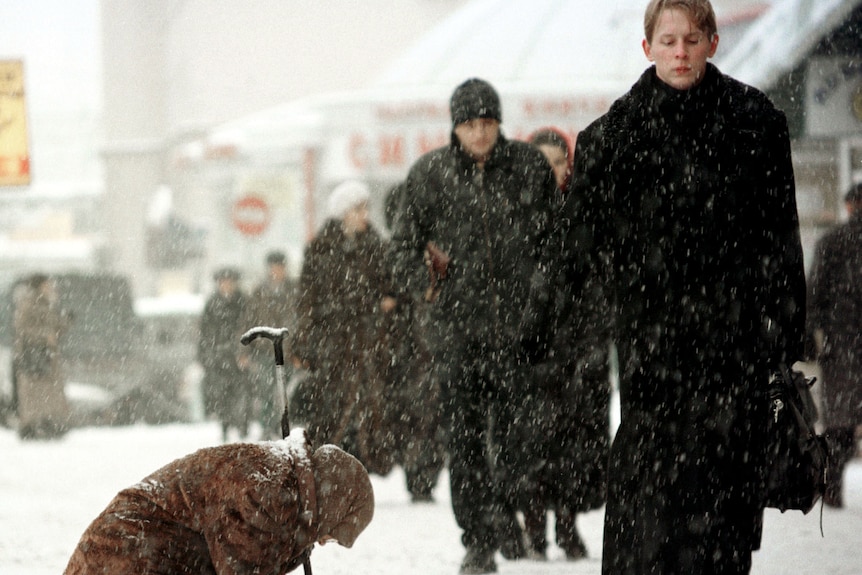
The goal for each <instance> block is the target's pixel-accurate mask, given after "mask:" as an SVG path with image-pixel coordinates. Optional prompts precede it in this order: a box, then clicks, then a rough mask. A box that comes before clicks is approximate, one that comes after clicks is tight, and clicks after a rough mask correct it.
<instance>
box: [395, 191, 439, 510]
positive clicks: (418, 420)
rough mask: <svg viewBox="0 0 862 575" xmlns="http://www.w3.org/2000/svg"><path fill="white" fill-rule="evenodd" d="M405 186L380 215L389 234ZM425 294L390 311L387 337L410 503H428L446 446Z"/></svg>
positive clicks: (403, 298)
mask: <svg viewBox="0 0 862 575" xmlns="http://www.w3.org/2000/svg"><path fill="white" fill-rule="evenodd" d="M404 190H405V186H404V185H403V184H398V185H396V186H394V187H393V188H392V189H391V190H390V191H389V193H388V194H387V196H386V202H385V209H384V215H385V217H386V226H387V227H388V228H389V230H390V231H391V230H392V224H393V221H394V218H395V216H396V214H397V212H398V210H400V209H401V207H400V206H401V202H402V201H403V199H404V198H403V196H404ZM429 305H430V304H429V303H428V302H426V301H425V298H424V291H423V292H421V293H402V294H401V295H400V296H399V298H398V307H396V308H395V310H394V316H393V322H392V334H391V336H390V341H391V345H390V348H389V349H390V353H391V361H390V370H389V372H390V378H391V380H392V384H391V385H392V394H391V396H390V398H389V402H390V408H391V409H392V410H393V413H394V414H395V415H396V417H393V418H392V422H393V425H394V432H393V433H394V436H395V442H396V453H397V461H398V463H399V464H400V465H401V467H402V469H403V470H404V476H405V479H406V482H407V491H408V492H409V493H410V498H411V500H412V501H413V502H414V503H425V502H430V501H433V495H432V492H433V491H434V488H435V487H436V486H437V480H438V478H439V475H440V472H441V471H442V470H443V466H444V464H445V458H446V443H445V436H444V432H443V422H442V418H441V414H440V386H439V384H438V382H437V381H436V380H435V379H434V377H433V372H432V370H431V353H430V351H429V350H428V342H427V341H426V337H427V334H426V332H427V324H428V306H429Z"/></svg>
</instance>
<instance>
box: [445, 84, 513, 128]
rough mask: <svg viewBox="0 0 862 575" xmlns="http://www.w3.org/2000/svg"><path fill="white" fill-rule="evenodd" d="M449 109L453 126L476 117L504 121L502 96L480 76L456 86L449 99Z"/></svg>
mask: <svg viewBox="0 0 862 575" xmlns="http://www.w3.org/2000/svg"><path fill="white" fill-rule="evenodd" d="M449 111H450V112H451V114H452V125H453V126H457V125H458V124H461V123H464V122H466V121H467V120H472V119H474V118H491V119H493V120H497V121H498V122H502V121H503V111H502V107H501V106H500V96H498V95H497V91H496V90H495V89H494V87H493V86H491V84H489V83H488V82H486V81H485V80H480V79H479V78H470V79H469V80H467V81H466V82H464V83H463V84H461V85H460V86H458V87H457V88H455V91H454V92H453V93H452V98H451V100H449Z"/></svg>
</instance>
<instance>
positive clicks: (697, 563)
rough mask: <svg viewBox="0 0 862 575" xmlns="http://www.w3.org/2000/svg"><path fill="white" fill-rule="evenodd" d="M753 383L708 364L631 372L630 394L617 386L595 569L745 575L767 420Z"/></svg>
mask: <svg viewBox="0 0 862 575" xmlns="http://www.w3.org/2000/svg"><path fill="white" fill-rule="evenodd" d="M698 373H700V374H705V375H702V376H698V375H697V374H698ZM758 381H761V379H758V378H757V377H753V376H750V375H747V374H745V373H744V372H740V371H737V372H734V371H733V370H726V371H725V373H721V374H720V373H718V372H717V370H715V369H710V368H704V369H703V370H696V371H694V374H693V375H691V376H689V377H681V378H678V379H676V380H675V381H669V380H668V379H666V378H662V377H661V375H658V376H657V375H656V374H655V372H653V373H644V372H641V373H637V374H635V375H634V376H632V380H631V383H632V384H633V385H632V388H631V389H636V390H638V392H639V393H638V394H633V393H632V392H631V391H629V394H628V397H627V396H626V393H625V391H626V388H625V387H624V388H623V391H624V393H623V395H622V397H621V401H622V408H623V409H622V412H623V419H622V422H621V425H620V428H619V430H618V431H617V435H616V437H615V438H614V443H613V445H612V447H611V458H610V466H609V470H608V504H607V507H606V510H605V530H604V544H603V545H604V548H603V556H602V573H603V574H605V575H666V574H669V573H698V574H701V575H741V574H746V573H749V571H750V569H751V553H752V550H753V549H756V548H758V547H759V543H760V534H761V526H762V517H763V510H762V504H761V502H760V500H759V497H758V487H757V485H758V470H759V465H760V461H761V460H762V454H763V447H762V445H761V443H762V441H763V436H764V433H765V431H763V429H762V427H763V426H764V425H765V421H766V419H767V417H768V411H767V402H766V400H765V398H763V397H760V396H758V395H757V394H756V393H755V392H752V391H751V389H752V388H753V386H754V385H755V384H756V383H757V382H758ZM762 381H765V376H764V377H763V378H762ZM624 383H629V382H626V381H624ZM719 383H721V384H724V387H723V388H722V387H721V386H720V385H718V384H719ZM655 390H661V391H660V393H664V394H665V395H666V398H665V399H662V400H660V401H657V397H655V394H656V392H655ZM647 394H651V396H648V395H647ZM647 401H649V402H650V403H649V404H648V405H647ZM758 438H759V439H758Z"/></svg>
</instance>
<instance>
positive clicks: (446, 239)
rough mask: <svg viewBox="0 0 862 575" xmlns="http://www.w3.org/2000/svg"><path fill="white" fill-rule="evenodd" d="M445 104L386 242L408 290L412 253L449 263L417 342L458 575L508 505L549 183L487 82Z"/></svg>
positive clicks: (416, 271) (415, 268) (479, 553)
mask: <svg viewBox="0 0 862 575" xmlns="http://www.w3.org/2000/svg"><path fill="white" fill-rule="evenodd" d="M450 109H451V114H452V126H453V132H452V141H451V144H450V145H448V146H445V147H442V148H439V149H437V150H434V151H432V152H429V153H428V154H426V155H425V156H423V157H422V158H420V159H419V160H417V162H416V163H415V164H414V166H413V167H412V168H411V170H410V173H409V175H408V177H407V180H406V182H405V186H406V190H405V192H404V198H403V200H402V202H401V205H400V207H399V209H398V210H396V211H397V214H396V217H395V222H394V229H393V236H392V242H391V246H392V252H393V256H394V260H395V263H396V266H397V270H398V273H399V276H400V277H399V280H400V281H399V283H400V287H401V288H403V289H406V290H408V291H410V292H412V293H416V294H421V293H423V292H425V291H426V288H427V287H428V284H429V276H428V271H427V270H426V269H425V266H424V265H423V254H424V253H425V252H426V251H428V252H431V253H432V254H433V253H434V252H435V250H434V246H436V247H437V248H438V249H439V250H440V252H443V253H445V254H446V255H447V256H448V258H449V260H450V264H449V266H448V268H447V270H446V271H445V274H440V275H441V276H442V275H445V279H444V278H442V277H441V281H440V282H439V283H438V284H437V287H438V288H439V292H434V294H432V293H431V292H429V297H431V298H433V297H434V296H435V295H436V300H435V301H434V303H433V305H431V306H429V313H430V322H429V332H430V333H429V337H428V344H429V347H430V351H431V354H432V363H433V369H435V370H436V377H437V380H438V381H439V382H440V386H441V389H440V393H441V405H442V410H443V412H444V417H445V420H446V422H447V424H448V432H449V445H448V449H449V453H450V458H451V459H450V482H451V490H452V507H453V510H454V512H455V518H456V520H457V522H458V525H459V526H460V527H461V529H463V535H462V542H463V544H464V546H465V547H466V548H467V555H466V557H465V559H464V562H463V564H462V565H461V572H462V573H489V572H493V571H495V570H496V564H495V562H494V553H495V551H496V550H497V548H498V547H499V545H500V543H501V540H500V537H499V535H498V532H499V529H498V522H499V518H500V517H501V516H506V515H508V514H509V512H508V511H506V512H504V511H503V510H504V509H505V508H507V507H508V508H509V509H511V508H512V506H514V505H515V504H516V503H515V501H514V497H515V493H514V491H515V490H514V485H515V478H516V476H517V475H518V473H517V471H516V469H517V462H516V461H515V460H514V459H513V456H514V453H513V450H511V449H509V446H508V445H507V443H511V438H513V437H514V434H512V433H510V431H512V430H513V427H514V418H515V416H514V414H515V412H516V410H517V405H518V400H520V399H521V398H522V397H523V396H524V395H526V394H527V390H525V389H523V386H524V385H525V379H526V377H525V375H526V374H525V372H524V369H525V368H524V361H525V360H526V359H527V356H528V355H530V353H528V352H536V351H537V348H538V347H540V346H539V341H540V339H541V338H540V337H539V336H540V334H542V332H543V328H544V327H545V326H544V325H543V320H544V317H543V316H544V314H543V310H544V307H545V305H544V304H546V303H547V301H548V297H549V295H548V281H547V278H546V277H545V276H544V274H543V269H544V267H543V263H544V262H546V261H547V257H546V255H545V251H546V250H548V249H550V245H549V243H548V234H549V230H550V221H551V201H552V197H553V194H554V189H555V182H554V177H553V173H552V171H551V168H550V165H549V164H548V163H547V161H546V160H545V158H544V157H543V156H542V154H541V152H539V151H538V150H537V149H535V148H534V147H533V146H531V145H529V144H526V143H524V142H515V141H510V140H507V139H506V138H505V137H504V136H503V135H502V134H501V133H500V122H501V120H502V113H501V106H500V100H499V97H498V95H497V93H496V91H495V90H494V88H493V87H492V86H491V85H490V84H488V83H487V82H485V81H483V80H479V79H471V80H467V81H466V82H464V83H463V84H461V85H460V86H458V88H456V90H455V91H454V93H453V94H452V98H451V101H450ZM429 248H431V249H429ZM441 258H442V259H445V256H442V255H439V252H438V257H437V259H438V260H440V259H441ZM432 259H434V258H433V257H432ZM438 264H439V261H438ZM440 267H441V266H440V265H438V266H437V270H438V272H439V271H441V270H440ZM492 462H494V463H492ZM498 485H502V486H503V487H504V488H503V489H502V490H501V489H498Z"/></svg>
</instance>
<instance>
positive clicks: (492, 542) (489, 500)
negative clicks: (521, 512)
mask: <svg viewBox="0 0 862 575" xmlns="http://www.w3.org/2000/svg"><path fill="white" fill-rule="evenodd" d="M447 350H448V353H447V356H446V357H445V362H444V361H437V360H435V362H434V368H435V370H436V372H437V377H438V378H439V379H438V381H439V382H440V386H441V394H442V398H441V399H442V406H443V414H444V420H445V423H446V425H447V427H448V437H449V441H448V450H449V456H450V463H449V471H450V487H451V492H452V493H451V495H452V510H453V512H454V513H455V520H456V522H457V523H458V526H459V527H460V528H461V529H462V530H463V534H462V537H461V540H462V543H463V544H464V546H465V547H467V548H478V549H482V550H486V551H491V550H495V549H497V548H498V547H499V545H500V543H501V540H500V530H501V528H502V527H501V525H502V523H503V522H504V520H505V518H508V517H511V516H512V514H513V511H512V510H513V509H514V504H513V502H512V499H513V497H514V495H513V493H512V492H511V486H512V482H511V476H512V474H513V473H514V471H513V470H514V469H515V467H516V464H515V462H514V460H513V455H514V454H513V453H512V452H511V450H510V449H509V447H510V446H509V445H507V443H510V441H509V440H508V438H509V437H511V434H510V431H511V429H512V427H513V424H514V413H515V412H516V410H515V404H514V402H513V401H511V398H512V397H513V396H514V395H515V394H513V393H511V392H510V391H509V389H510V387H511V386H512V385H516V384H517V380H518V379H519V378H518V376H517V370H516V362H515V360H514V354H512V353H509V352H508V351H501V350H493V349H488V348H485V347H482V346H469V345H467V346H459V345H451V346H449V347H447Z"/></svg>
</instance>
